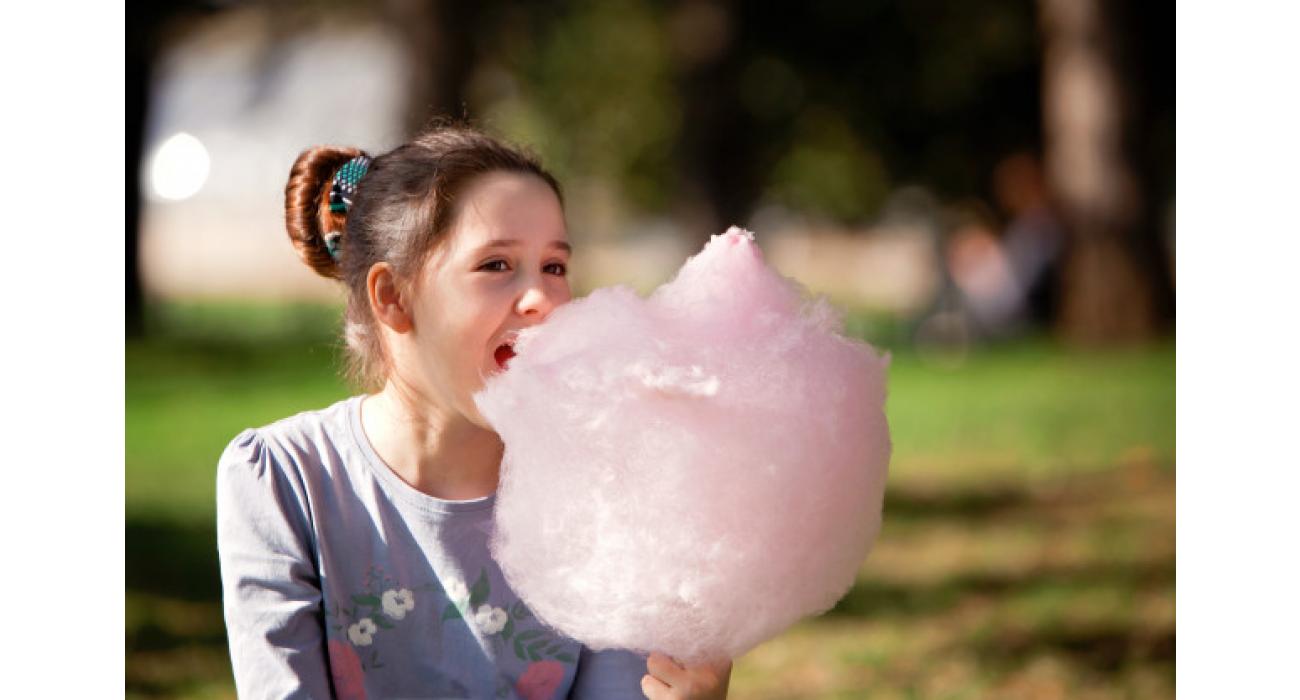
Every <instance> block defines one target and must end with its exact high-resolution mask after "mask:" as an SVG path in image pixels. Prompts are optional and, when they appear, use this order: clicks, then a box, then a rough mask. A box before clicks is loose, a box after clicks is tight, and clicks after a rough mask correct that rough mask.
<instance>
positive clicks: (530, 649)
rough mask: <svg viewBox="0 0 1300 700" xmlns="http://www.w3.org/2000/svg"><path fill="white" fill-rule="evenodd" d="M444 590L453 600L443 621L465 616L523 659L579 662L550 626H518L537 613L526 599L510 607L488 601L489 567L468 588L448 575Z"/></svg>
mask: <svg viewBox="0 0 1300 700" xmlns="http://www.w3.org/2000/svg"><path fill="white" fill-rule="evenodd" d="M443 590H445V591H446V592H447V598H448V599H449V601H448V604H447V607H446V609H444V610H443V611H442V618H441V619H442V620H444V621H445V620H454V619H457V618H461V619H464V620H465V621H466V622H468V623H470V624H471V625H473V626H474V627H476V628H478V630H479V631H480V632H482V633H483V635H484V636H486V637H491V638H492V640H493V642H494V643H495V644H496V645H497V648H498V649H500V650H502V651H504V649H501V647H503V646H509V647H511V648H513V649H514V652H515V656H517V657H519V660H520V661H541V660H543V659H544V658H546V657H550V658H552V659H555V660H557V661H562V662H564V663H566V664H573V663H577V659H576V658H574V656H573V654H570V653H567V652H565V651H564V648H565V645H566V643H567V642H566V641H565V640H562V639H557V638H556V637H553V636H551V635H550V634H549V630H548V629H546V628H538V629H530V630H523V631H519V630H517V629H516V628H517V627H519V626H520V624H521V623H523V622H525V621H526V620H529V619H531V618H532V616H533V614H532V612H531V611H530V610H529V609H528V606H526V605H524V604H523V602H522V601H520V600H516V601H514V603H512V604H511V605H510V608H509V610H506V609H503V608H498V607H495V606H493V605H490V604H487V599H488V596H489V595H491V593H492V585H491V583H490V581H489V580H488V575H487V569H483V570H481V571H480V572H479V575H478V579H477V580H475V581H474V585H473V586H468V587H467V586H466V585H465V584H464V583H463V582H461V581H458V580H456V579H452V578H448V579H447V580H446V581H444V582H443ZM517 631H518V634H516V632H517ZM512 637H513V640H512V639H511V638H512Z"/></svg>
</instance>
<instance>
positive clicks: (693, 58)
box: [669, 0, 761, 249]
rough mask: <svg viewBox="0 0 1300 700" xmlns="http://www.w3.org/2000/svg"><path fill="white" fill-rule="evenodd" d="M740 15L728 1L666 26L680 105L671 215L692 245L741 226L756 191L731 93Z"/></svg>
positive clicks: (748, 120)
mask: <svg viewBox="0 0 1300 700" xmlns="http://www.w3.org/2000/svg"><path fill="white" fill-rule="evenodd" d="M743 12H744V9H743V6H742V4H741V3H735V2H732V1H731V0H715V1H713V2H686V3H679V4H678V5H677V6H676V7H675V8H674V10H673V11H672V13H671V16H670V19H669V27H670V32H671V34H672V40H673V44H674V48H675V54H676V59H677V62H678V87H679V90H680V91H681V97H682V135H681V139H680V141H679V145H678V148H679V149H680V150H679V152H678V158H677V162H678V163H679V164H680V165H679V167H681V169H682V170H681V177H680V178H679V179H678V183H679V184H678V187H677V193H676V194H675V198H676V204H675V209H676V216H677V218H678V219H679V220H680V221H681V222H682V223H683V225H684V226H685V227H686V228H687V231H688V235H689V236H691V237H692V243H693V244H698V245H703V244H704V243H706V242H707V241H708V240H709V236H711V235H713V234H717V233H722V231H723V230H724V229H726V227H728V226H731V225H733V224H737V225H739V224H743V223H744V218H745V217H746V216H747V215H748V214H749V209H750V207H752V206H753V204H754V200H755V198H756V197H757V195H758V192H759V188H760V187H761V183H760V182H759V180H758V179H757V173H756V170H757V169H756V168H755V167H754V165H755V164H754V156H753V154H754V151H755V149H754V143H753V141H754V128H753V126H754V125H753V120H752V117H751V116H750V115H749V113H748V112H747V111H746V110H745V108H744V106H743V105H742V103H741V100H740V94H739V92H738V87H737V86H738V84H739V82H740V74H741V71H742V70H743V68H744V65H743V63H742V60H743V58H744V54H743V52H742V47H741V41H742V34H743V32H744V26H743V25H744V16H743V15H742V13H743ZM698 245H693V247H692V249H695V248H698Z"/></svg>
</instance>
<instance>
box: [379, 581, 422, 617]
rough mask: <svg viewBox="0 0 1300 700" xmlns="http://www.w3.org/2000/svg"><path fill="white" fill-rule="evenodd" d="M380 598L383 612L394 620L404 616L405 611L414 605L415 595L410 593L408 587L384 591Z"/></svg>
mask: <svg viewBox="0 0 1300 700" xmlns="http://www.w3.org/2000/svg"><path fill="white" fill-rule="evenodd" d="M381 600H382V602H383V604H384V614H385V615H387V616H389V617H391V618H393V619H394V620H400V619H402V618H404V617H406V611H408V610H410V609H411V608H414V607H415V596H414V595H412V594H411V590H410V589H409V588H401V589H398V590H395V591H394V590H388V591H384V595H383V596H382V598H381Z"/></svg>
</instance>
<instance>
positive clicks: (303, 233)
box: [284, 123, 564, 389]
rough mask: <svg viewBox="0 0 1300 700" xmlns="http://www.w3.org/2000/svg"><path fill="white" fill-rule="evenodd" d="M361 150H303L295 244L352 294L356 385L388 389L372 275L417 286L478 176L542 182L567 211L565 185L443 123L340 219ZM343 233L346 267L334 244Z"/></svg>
mask: <svg viewBox="0 0 1300 700" xmlns="http://www.w3.org/2000/svg"><path fill="white" fill-rule="evenodd" d="M359 155H363V153H362V151H360V150H359V149H356V148H342V147H337V146H315V147H313V148H309V149H307V150H306V151H303V152H302V154H300V155H299V156H298V159H297V160H296V161H294V164H293V169H292V170H290V172H289V182H288V184H286V185H285V188H284V219H285V228H286V229H287V230H288V233H289V240H290V241H292V243H293V246H294V248H295V249H297V251H298V254H299V256H301V257H302V260H303V262H305V263H306V264H307V266H308V267H310V268H311V269H313V270H315V271H316V272H317V274H320V275H321V276H323V277H329V278H332V279H337V280H339V281H341V282H342V283H343V284H344V286H345V287H346V288H347V291H348V302H347V311H346V312H345V314H344V331H343V337H344V340H345V342H346V344H347V350H348V364H347V376H348V379H349V380H350V381H351V382H352V383H353V384H355V385H358V386H361V387H364V388H366V389H377V388H379V387H380V386H382V385H383V383H384V379H385V377H386V375H387V373H388V369H389V367H388V361H387V358H386V356H385V354H384V348H383V346H382V344H381V342H380V336H379V333H378V332H376V328H375V323H376V321H375V318H374V316H373V315H372V314H371V311H370V303H369V298H368V294H367V290H366V277H367V275H368V274H369V272H370V268H371V267H372V266H373V265H374V264H375V263H378V262H387V263H388V264H389V265H391V266H392V267H393V269H394V271H395V274H396V276H397V278H398V280H399V281H402V282H409V280H411V279H413V277H414V275H415V274H416V272H418V271H419V269H420V268H421V267H422V266H423V265H424V262H425V261H426V260H427V259H428V257H429V254H430V253H431V252H432V251H433V249H434V247H435V245H436V244H437V243H438V242H439V241H441V240H442V239H443V238H444V234H445V233H446V232H447V230H448V228H449V227H450V226H451V224H452V223H453V222H454V221H455V217H456V214H457V207H456V202H457V197H458V195H459V194H460V192H461V191H463V190H464V189H465V186H466V184H467V183H469V182H470V181H471V180H473V179H474V178H476V177H478V176H480V175H485V174H487V173H492V172H514V173H524V174H530V175H536V176H537V177H539V178H541V179H542V180H544V181H545V182H546V184H548V185H550V187H551V189H552V190H553V191H554V192H555V195H556V197H558V198H559V199H560V202H561V203H563V201H564V197H563V194H562V193H561V191H560V185H559V183H558V182H557V181H556V180H555V178H554V177H552V176H551V174H550V173H548V172H547V171H546V170H545V169H544V168H543V167H542V166H541V163H540V162H538V160H537V158H536V157H535V156H534V155H532V154H531V153H529V152H527V151H525V150H522V149H520V148H517V147H514V146H512V145H509V144H506V143H504V142H502V141H500V140H498V139H496V138H493V137H491V136H489V135H487V134H485V133H483V132H482V131H479V130H478V129H475V128H473V127H470V126H468V125H465V124H447V123H443V124H439V125H435V126H434V127H432V128H430V129H429V130H427V131H425V132H423V133H421V134H419V135H418V136H416V137H415V138H414V139H413V140H412V141H410V142H409V143H405V144H402V145H401V146H398V147H397V148H394V149H393V150H391V151H389V152H388V153H385V154H382V155H380V156H377V157H376V158H375V159H374V162H372V163H371V164H370V168H369V170H368V171H367V172H366V174H365V176H364V177H362V179H361V182H360V184H359V185H358V186H357V192H356V194H355V195H354V196H353V198H352V204H351V206H350V207H349V209H348V211H347V212H346V213H341V212H332V211H330V205H329V191H330V186H331V184H332V180H333V178H334V174H335V172H337V171H338V169H339V168H340V167H342V166H343V165H344V164H345V163H347V162H348V161H349V160H351V159H352V158H354V157H356V156H359ZM335 231H337V232H340V233H341V234H342V238H340V240H339V243H338V258H337V260H336V259H335V258H334V257H333V256H331V255H330V252H329V249H328V248H327V247H326V245H325V236H326V234H328V233H330V232H335Z"/></svg>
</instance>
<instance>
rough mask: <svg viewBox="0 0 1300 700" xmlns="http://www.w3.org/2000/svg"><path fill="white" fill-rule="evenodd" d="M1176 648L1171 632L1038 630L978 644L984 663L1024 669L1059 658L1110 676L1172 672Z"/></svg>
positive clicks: (1003, 636) (1124, 628)
mask: <svg viewBox="0 0 1300 700" xmlns="http://www.w3.org/2000/svg"><path fill="white" fill-rule="evenodd" d="M1176 646H1177V642H1176V639H1175V634H1174V631H1173V630H1172V629H1169V630H1159V631H1144V630H1140V629H1132V628H1126V627H1116V626H1112V627H1101V628H1097V629H1035V630H1033V631H1029V632H1009V633H1003V634H1000V635H998V636H997V637H994V638H992V639H989V640H987V641H985V642H983V643H980V644H977V645H976V654H977V656H978V657H979V658H980V660H981V661H982V662H983V663H986V664H989V665H995V666H998V667H1003V668H1006V667H1014V666H1021V665H1023V664H1024V663H1025V660H1026V659H1029V658H1033V657H1035V656H1039V655H1042V654H1051V655H1059V656H1065V657H1068V658H1070V659H1071V660H1072V661H1074V662H1075V663H1077V664H1079V665H1081V666H1085V667H1087V668H1089V669H1091V670H1092V671H1095V672H1097V673H1102V674H1107V675H1110V674H1114V673H1116V672H1118V671H1120V670H1122V669H1124V668H1125V667H1129V666H1159V667H1164V668H1165V669H1166V670H1167V671H1170V672H1172V670H1173V664H1174V658H1175V655H1176Z"/></svg>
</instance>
